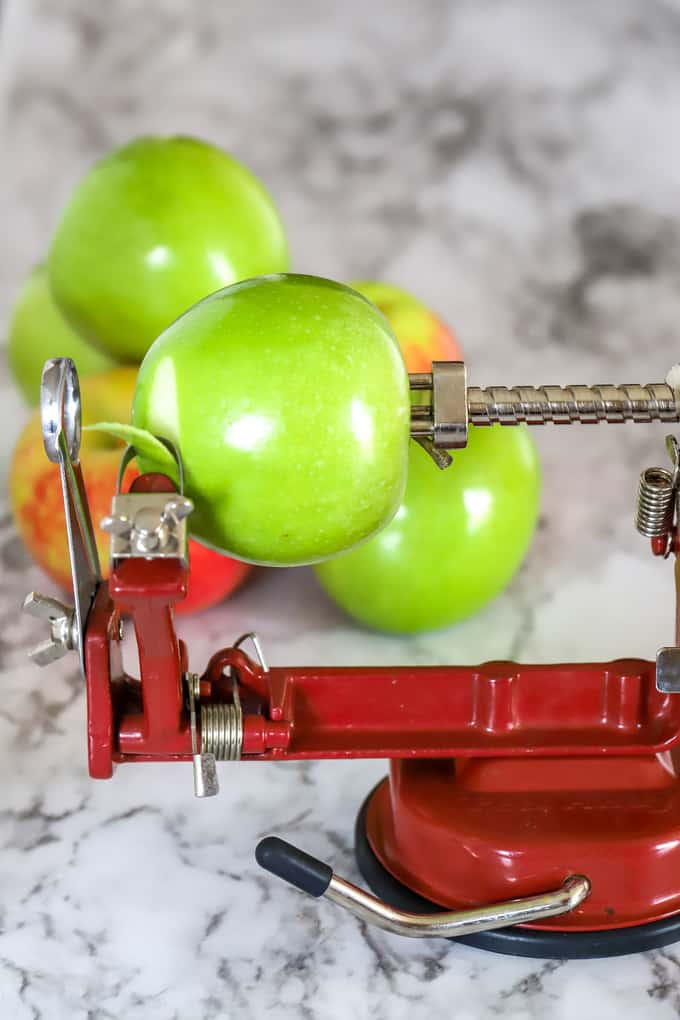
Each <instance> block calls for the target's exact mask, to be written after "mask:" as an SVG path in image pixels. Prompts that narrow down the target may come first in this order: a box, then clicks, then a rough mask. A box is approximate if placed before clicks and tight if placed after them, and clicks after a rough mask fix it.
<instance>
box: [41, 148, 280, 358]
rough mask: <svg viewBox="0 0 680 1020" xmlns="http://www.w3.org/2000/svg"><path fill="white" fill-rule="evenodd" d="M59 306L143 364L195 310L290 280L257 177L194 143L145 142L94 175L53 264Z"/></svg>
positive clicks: (68, 219)
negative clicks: (216, 295) (265, 279)
mask: <svg viewBox="0 0 680 1020" xmlns="http://www.w3.org/2000/svg"><path fill="white" fill-rule="evenodd" d="M48 261H49V274H50V284H51V287H52V291H53V294H54V298H55V300H56V302H57V304H58V305H59V307H60V308H61V310H62V311H63V313H64V314H65V315H66V317H67V318H68V319H69V321H70V322H71V323H72V325H73V326H74V327H75V328H76V329H77V330H78V331H79V332H80V333H81V334H82V335H83V336H84V337H86V338H87V339H88V340H89V341H90V342H91V343H93V344H95V345H97V346H98V347H100V348H101V349H102V350H104V351H106V352H108V353H110V354H112V355H113V356H115V357H116V358H117V359H118V360H121V361H122V360H126V361H134V362H139V361H141V359H142V358H143V357H144V355H145V353H146V351H147V350H148V348H149V347H150V346H151V344H152V343H153V341H154V340H155V339H156V337H157V336H158V335H159V333H161V332H162V330H164V329H165V328H166V327H167V326H169V325H170V323H171V322H173V320H174V319H176V318H177V316H178V315H181V314H182V313H183V312H184V311H186V309H187V308H189V307H190V306H191V305H193V304H194V303H195V302H196V301H199V300H200V299H201V298H203V297H206V296H207V295H208V294H211V293H213V291H216V290H218V289H219V288H221V287H225V286H229V285H230V284H232V283H235V282H237V281H238V280H243V279H246V278H247V277H252V276H256V275H258V274H260V273H278V272H285V271H286V270H287V269H288V250H287V243H286V237H285V234H284V230H283V226H282V224H281V220H280V218H279V215H278V213H277V211H276V208H275V206H274V204H273V202H272V200H271V198H270V196H269V195H268V194H267V192H266V191H265V189H264V187H263V186H262V185H261V184H260V182H259V181H258V180H257V178H256V177H255V176H254V175H253V174H252V173H251V172H250V171H249V170H248V169H247V168H246V167H245V166H243V165H242V164H241V163H239V162H238V161H237V160H236V159H234V158H233V157H232V156H230V155H228V154H227V153H226V152H223V151H222V150H221V149H218V148H216V147H215V146H213V145H209V144H208V143H206V142H202V141H199V140H197V139H193V138H185V137H176V138H156V137H147V138H140V139H137V140H136V141H133V142H131V143H130V144H128V145H124V146H123V147H122V148H120V149H116V150H115V151H113V152H112V153H110V154H109V155H108V156H106V157H105V158H104V159H102V160H100V161H99V162H98V163H96V164H95V166H94V167H93V168H92V169H91V170H90V171H89V173H87V174H86V175H85V177H84V178H83V180H82V181H81V182H80V184H79V185H78V187H77V188H76V190H75V192H74V194H73V196H72V197H71V200H70V202H69V203H68V205H67V207H66V209H65V210H64V213H63V216H62V219H61V222H60V224H59V226H58V227H57V231H56V234H55V236H54V239H53V241H52V245H51V248H50V253H49V260H48Z"/></svg>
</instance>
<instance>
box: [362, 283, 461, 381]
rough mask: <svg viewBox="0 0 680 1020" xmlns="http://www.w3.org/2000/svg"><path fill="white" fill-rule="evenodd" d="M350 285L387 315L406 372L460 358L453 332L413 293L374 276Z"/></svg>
mask: <svg viewBox="0 0 680 1020" xmlns="http://www.w3.org/2000/svg"><path fill="white" fill-rule="evenodd" d="M349 286H350V287H353V288H354V290H358V291H359V293H360V294H363V295H364V297H367V298H368V300H369V301H372V302H373V304H374V305H376V306H377V307H378V308H379V309H380V311H381V312H382V313H383V315H384V316H385V317H386V319H387V321H388V322H389V324H390V326H391V327H392V329H393V330H394V335H395V336H396V338H397V340H398V341H399V346H400V348H401V353H402V354H403V356H404V361H405V362H406V368H407V370H408V371H409V372H430V371H431V369H432V362H433V361H460V360H462V357H463V355H462V353H461V349H460V345H459V344H458V340H457V339H456V336H455V334H454V333H453V332H452V331H451V329H449V327H448V326H447V325H446V323H445V322H444V321H443V320H442V319H440V318H439V316H437V315H435V313H434V312H433V311H432V310H431V309H430V308H428V307H427V305H424V304H423V303H422V301H419V300H418V298H416V297H414V296H413V294H409V293H408V292H407V291H405V290H401V289H400V288H399V287H395V286H393V285H392V284H391V283H380V282H378V281H377V280H357V281H355V282H353V283H350V284H349Z"/></svg>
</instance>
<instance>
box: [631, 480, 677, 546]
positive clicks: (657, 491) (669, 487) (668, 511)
mask: <svg viewBox="0 0 680 1020" xmlns="http://www.w3.org/2000/svg"><path fill="white" fill-rule="evenodd" d="M675 498H676V490H675V484H674V476H673V473H672V472H671V471H667V470H666V468H659V467H653V468H647V469H646V471H643V472H642V474H641V475H640V482H639V484H638V492H637V504H636V509H635V527H636V528H637V530H638V531H639V532H640V534H641V535H644V537H645V538H659V537H662V536H663V535H668V534H670V532H671V530H672V528H673V519H674V516H675Z"/></svg>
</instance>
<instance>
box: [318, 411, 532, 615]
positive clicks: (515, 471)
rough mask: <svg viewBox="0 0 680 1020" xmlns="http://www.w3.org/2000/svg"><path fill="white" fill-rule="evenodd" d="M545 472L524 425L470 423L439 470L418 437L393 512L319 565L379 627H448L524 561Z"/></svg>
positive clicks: (331, 587)
mask: <svg viewBox="0 0 680 1020" xmlns="http://www.w3.org/2000/svg"><path fill="white" fill-rule="evenodd" d="M539 497H540V471H539V464H538V458H537V454H536V449H535V446H534V443H533V440H532V439H531V437H530V436H529V433H528V432H527V430H526V429H525V428H524V427H519V428H503V427H501V426H492V427H491V428H475V427H474V426H473V427H471V429H470V441H469V444H468V447H467V449H465V450H460V451H458V450H457V451H456V452H455V453H454V460H453V465H452V466H451V467H449V468H447V469H446V470H445V471H441V470H439V469H438V468H437V467H436V466H435V465H434V464H433V462H432V460H431V459H430V457H429V456H428V455H427V454H426V453H425V452H424V450H422V449H421V448H420V447H419V446H418V445H417V444H416V443H412V444H411V449H410V452H409V476H408V483H407V487H406V495H405V497H404V500H403V502H402V504H401V506H400V507H399V510H398V511H397V513H396V515H395V517H394V520H393V521H392V523H391V524H389V525H388V527H386V528H385V529H384V530H383V531H382V532H381V533H380V534H379V535H377V536H376V537H375V538H372V539H371V540H370V541H369V542H365V543H364V544H363V545H362V546H360V547H359V548H358V549H355V550H353V551H352V552H349V553H347V554H345V555H343V556H339V557H337V558H336V559H334V560H330V561H329V562H328V563H322V564H320V565H319V566H317V567H316V568H315V570H316V574H317V577H318V579H319V581H320V582H321V584H322V586H323V587H324V588H325V590H326V591H327V592H328V594H329V595H330V596H331V597H332V598H333V599H334V600H335V602H337V604H338V605H339V606H341V608H342V609H344V610H345V611H346V612H347V613H349V615H350V616H353V617H354V618H355V619H357V620H359V621H360V622H361V623H364V624H367V625H368V626H369V627H375V628H377V629H379V630H386V631H395V632H402V633H412V632H416V631H422V630H430V629H432V628H435V627H443V626H445V625H447V624H451V623H454V622H456V621H457V620H461V619H463V618H464V617H466V616H469V615H470V614H471V613H474V612H476V611H477V610H478V609H481V607H482V606H483V605H485V604H486V603H487V602H488V601H489V600H490V599H492V598H493V597H494V596H495V595H497V594H498V593H499V592H500V591H501V590H502V589H503V588H504V587H505V585H506V584H507V583H508V582H509V581H510V579H511V577H512V576H513V574H514V573H515V571H516V570H517V568H518V567H519V565H520V563H521V562H522V560H523V558H524V555H525V553H526V551H527V549H528V547H529V543H530V541H531V537H532V534H533V531H534V528H535V525H536V521H537V517H538V511H539Z"/></svg>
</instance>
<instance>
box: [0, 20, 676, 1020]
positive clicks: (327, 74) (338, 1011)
mask: <svg viewBox="0 0 680 1020" xmlns="http://www.w3.org/2000/svg"><path fill="white" fill-rule="evenodd" d="M679 45H680V4H678V3H677V2H660V0H650V2H648V3H645V4H640V3H638V2H636V0H619V2H617V3H614V2H611V3H609V2H608V3H600V4H592V3H588V2H587V0H580V2H575V3H570V4H567V3H564V2H561V0H545V2H541V0H533V2H531V0H517V2H515V3H503V2H497V0H470V2H455V3H454V2H447V0H421V2H420V3H418V4H413V3H412V2H410V0H373V2H372V3H371V4H367V3H363V2H360V0H346V2H345V3H343V4H336V3H333V2H331V0H294V2H293V0H287V2H286V3H282V4H279V3H277V2H276V0H262V2H255V3H252V4H246V3H224V4H205V5H192V4H190V3H182V2H181V0H152V2H147V3H146V4H140V3H137V2H135V0H119V2H117V3H110V4H91V3H87V0H33V2H31V3H22V2H21V0H5V3H4V4H3V6H2V12H1V13H0V130H1V131H2V136H3V137H2V143H1V147H2V158H1V160H0V162H1V164H2V166H1V169H0V172H1V173H2V176H3V187H2V189H0V190H1V196H0V202H1V203H2V209H1V220H2V223H3V228H4V229H3V235H4V238H5V241H6V243H5V245H3V246H2V248H0V320H1V321H2V322H3V323H5V322H6V318H7V313H8V309H9V307H10V303H11V299H12V295H13V294H14V293H15V291H16V288H17V286H18V284H19V282H20V281H21V279H22V277H23V276H24V274H25V273H26V271H27V269H28V267H29V266H30V265H31V264H32V263H33V262H35V261H36V260H37V259H39V258H40V257H41V256H42V255H43V253H44V250H45V246H46V244H47V241H48V239H49V236H50V232H51V230H52V228H53V226H54V223H55V220H56V217H57V215H58V213H59V209H60V207H61V205H62V203H63V202H64V200H65V197H66V196H67V194H68V192H69V190H70V189H71V188H72V186H73V185H74V183H75V181H76V180H77V179H78V176H79V175H80V174H81V173H82V172H83V171H84V169H85V168H86V167H87V166H88V164H89V163H91V162H92V161H93V160H94V159H95V158H96V157H97V156H98V155H100V154H101V153H102V152H103V151H105V150H106V149H107V148H109V147H111V146H113V145H115V144H118V143H120V142H122V141H124V140H126V139H128V138H129V137H130V136H132V135H136V134H139V133H141V132H176V131H185V132H191V133H195V134H199V135H202V136H204V137H207V138H209V139H212V140H214V141H216V142H218V143H220V144H222V145H224V146H225V147H227V148H229V149H231V150H233V151H234V152H235V153H237V154H238V155H240V156H241V157H242V158H244V159H245V160H246V161H247V162H249V163H250V165H251V166H252V167H253V168H254V169H255V170H256V171H257V172H258V173H259V174H261V176H262V177H263V179H264V180H265V181H266V183H267V185H268V186H269V187H270V189H271V190H272V191H273V193H274V195H275V196H276V199H277V201H278V202H279V204H280V207H281V209H282V211H283V214H284V217H285V219H286V221H287V223H288V226H289V232H290V237H291V241H292V249H293V257H294V263H295V265H296V267H297V268H298V269H300V270H302V271H308V272H315V273H319V274H325V275H328V276H332V277H336V278H339V279H350V278H357V277H379V278H382V279H386V280H390V281H392V282H394V283H396V284H401V285H404V286H406V287H409V288H411V289H412V290H414V291H415V292H416V293H417V294H419V295H420V296H421V297H422V298H423V299H424V300H425V301H427V302H429V303H430V304H431V305H432V306H433V307H434V308H436V309H437V310H438V311H439V312H440V313H441V314H442V315H444V316H445V317H446V318H448V320H449V321H450V322H451V323H452V324H453V325H454V326H455V327H456V329H457V330H458V332H459V335H460V338H461V340H462V343H463V346H464V349H465V352H466V357H467V360H468V363H469V366H470V370H471V375H472V381H473V382H475V383H480V384H481V383H484V384H501V383H508V384H511V383H525V384H530V383H542V382H579V381H583V382H608V381H613V382H623V381H639V382H646V381H656V380H659V379H662V378H663V376H664V375H665V372H666V370H667V369H668V367H669V366H670V364H671V363H673V362H675V361H677V360H678V354H679V352H678V346H677V335H678V322H679V321H680V287H679V286H678V279H679V273H680V221H679V213H680V208H679V206H680V189H679V188H678V166H679V165H680V141H679V138H680V136H679V134H678V130H677V116H678V109H680V73H679V71H678V59H677V54H678V46H679ZM24 417H25V411H24V410H23V408H22V407H21V405H20V402H19V399H18V397H17V396H16V394H15V392H14V390H13V388H12V386H11V383H10V381H9V379H8V376H7V372H6V370H5V368H4V366H3V367H1V368H0V474H1V478H2V490H1V491H2V493H3V495H2V496H1V497H0V500H1V508H0V572H1V573H0V576H1V578H2V582H1V585H0V623H1V629H0V690H1V691H2V701H1V703H0V763H1V771H0V774H1V775H2V776H3V782H2V787H1V789H2V792H1V793H0V843H1V846H2V851H1V854H2V856H1V860H2V871H1V874H2V879H1V881H0V887H1V888H2V895H1V897H0V1015H2V1017H7V1018H10V1017H11V1018H12V1020H29V1018H40V1020H43V1018H46V1020H60V1018H68V1020H80V1018H83V1020H85V1018H88V1020H89V1018H92V1020H94V1018H102V1020H103V1018H109V1017H110V1018H113V1017H115V1018H118V1017H125V1018H126V1020H170V1018H175V1017H177V1018H179V1017H181V1018H182V1020H193V1018H205V1020H208V1018H211V1017H215V1018H217V1017H220V1018H223V1017H228V1018H230V1020H231V1018H239V1020H250V1018H258V1020H259V1018H260V1017H262V1016H263V1015H264V1014H265V1011H267V1010H270V1011H271V1013H270V1015H272V1016H274V1017H276V1018H277V1020H289V1018H290V1020H292V1018H304V1020H312V1018H315V1020H316V1018H319V1020H326V1018H328V1020H341V1018H342V1020H344V1018H346V1017H349V1016H352V1017H357V1018H359V1017H372V1018H375V1020H383V1018H385V1020H387V1018H389V1020H401V1018H404V1020H405V1018H407V1017H408V1018H409V1020H416V1018H421V1017H422V1018H425V1017H427V1018H428V1020H439V1018H442V1020H443V1018H444V1017H446V1018H451V1020H454V1018H455V1020H479V1018H485V1017H501V1018H503V1020H529V1018H532V1020H533V1018H543V1017H545V1018H547V1017H551V1018H552V1020H566V1018H573V1017H574V1016H579V1017H581V1018H583V1020H588V1018H591V1017H592V1018H595V1017H597V1018H598V1020H613V1018H616V1020H620V1018H621V1017H631V1018H636V1020H645V1018H647V1017H653V1018H655V1020H657V1018H658V1020H670V1018H671V1017H677V1016H678V1015H680V954H679V953H678V952H677V951H676V950H674V949H669V950H663V951H659V952H654V953H650V954H646V955H641V956H631V957H628V958H626V959H623V960H621V959H619V960H611V961H607V960H603V961H591V962H570V963H564V962H559V961H545V962H541V961H525V960H516V959H510V958H503V957H498V956H492V955H489V954H485V953H483V952H479V951H475V950H472V949H469V948H464V947H460V946H457V947H456V946H454V947H451V946H450V945H448V944H445V943H440V942H436V941H427V942H424V943H412V942H408V941H406V940H400V939H399V938H397V937H395V936H391V935H388V934H384V933H381V932H379V931H375V930H371V929H368V928H366V927H365V926H363V925H360V924H358V923H357V922H356V921H354V920H353V919H352V918H351V917H349V916H346V915H344V914H343V913H342V912H341V911H339V910H338V909H336V908H334V907H333V906H332V905H330V904H327V903H320V904H319V903H316V902H314V901H311V900H308V899H305V898H304V897H302V896H299V895H296V894H295V893H294V892H292V891H290V890H289V889H287V888H286V887H284V886H283V885H281V884H277V883H276V882H274V881H273V880H271V881H270V880H269V879H268V878H267V877H266V876H265V875H264V873H262V872H260V871H259V869H257V867H256V866H255V863H254V860H253V848H254V845H255V843H256V842H257V840H258V838H259V837H260V836H261V835H262V834H264V833H268V832H275V833H278V834H279V835H281V836H284V837H286V836H287V837H289V838H294V839H295V840H296V841H299V843H300V844H301V845H303V846H305V847H306V848H308V849H309V850H310V851H311V852H313V853H315V854H318V855H319V856H321V857H322V858H324V859H327V860H329V862H330V863H332V864H333V865H334V867H336V868H337V870H338V872H339V873H341V874H344V875H346V876H347V877H349V878H350V879H355V880H356V879H357V871H356V867H355V865H354V861H353V856H352V845H351V844H352V830H353V823H354V817H355V813H356V811H357V808H358V806H359V802H360V801H361V800H362V799H363V796H364V794H365V792H366V791H368V790H369V789H370V787H371V786H372V785H373V784H374V783H375V781H376V780H377V779H378V778H379V777H380V776H381V775H382V774H383V773H384V771H385V766H384V763H381V762H351V763H315V764H287V765H278V766H257V765H253V766H245V765H240V766H239V765H226V764H225V765H223V766H221V770H220V772H221V782H222V794H221V796H220V797H219V798H218V799H214V800H208V801H196V800H195V799H194V797H193V795H192V785H191V775H190V769H189V768H188V767H182V766H170V765H168V766H160V765H159V766H145V767H141V766H140V767H135V768H133V767H124V768H120V769H119V770H118V771H117V772H116V774H115V777H114V779H113V780H112V781H111V782H106V783H96V782H92V781H90V780H89V779H88V777H87V773H86V760H85V734H84V721H85V702H84V694H83V685H82V682H81V680H80V679H79V676H78V674H77V670H76V667H75V663H74V661H73V660H72V659H64V660H61V662H60V663H59V664H58V665H56V666H55V668H53V669H50V670H49V671H43V672H41V671H39V670H38V669H37V668H34V667H33V666H31V665H30V664H29V663H28V662H27V659H26V651H27V649H28V648H29V647H30V646H31V644H32V643H33V642H35V640H36V638H37V637H38V635H39V634H40V628H39V625H38V624H37V623H36V621H34V620H31V619H29V618H24V617H22V616H21V615H20V614H19V612H18V606H19V605H20V602H21V599H22V598H23V595H24V594H25V593H26V592H27V591H28V590H29V589H31V588H33V587H44V586H45V582H44V581H43V579H42V578H41V577H40V575H39V573H38V571H37V570H36V569H35V568H33V567H31V566H30V565H29V563H28V561H27V559H26V556H25V555H24V553H23V552H22V549H21V547H20V544H19V541H18V539H17V537H16V536H15V534H14V532H13V529H12V524H11V519H10V516H9V511H8V506H7V499H6V495H5V494H6V473H7V466H8V461H9V456H10V452H11V449H12V444H13V441H14V437H15V436H16V434H17V432H18V430H19V428H20V426H21V423H22V421H23V419H24ZM663 434H664V433H663V430H662V429H659V428H656V427H653V426H649V427H641V428H639V429H635V428H633V427H630V426H627V427H626V428H625V429H608V428H606V427H604V426H602V427H600V428H598V429H593V430H588V429H581V430H579V429H573V430H569V431H568V432H565V431H564V430H551V429H545V430H542V431H540V432H539V434H538V437H537V441H538V443H539V447H540V451H541V457H542V461H543V468H544V478H545V492H544V499H543V511H542V517H541V526H540V529H539V532H538V535H537V538H536V542H535V544H534V546H533V549H532V551H531V554H530V556H529V558H528V560H527V563H526V565H525V567H524V568H523V570H522V571H521V573H520V575H519V576H518V577H517V578H516V580H515V581H514V582H513V584H512V585H511V587H510V588H509V589H508V591H507V592H506V593H505V594H504V595H502V596H501V597H500V598H499V599H498V600H497V601H496V602H495V603H494V604H493V605H491V606H489V607H488V609H487V610H486V611H484V612H483V613H481V614H480V615H479V616H477V617H476V618H474V619H472V620H470V621H469V622H467V623H465V624H463V625H461V626H458V627H454V628H451V629H449V630H444V631H440V632H437V633H433V634H428V635H423V636H419V637H417V638H395V637H385V636H381V635H378V634H374V633H371V632H368V631H366V630H362V629H359V628H358V627H356V626H354V625H352V624H351V623H350V622H349V621H347V620H346V619H345V618H344V617H342V616H341V615H340V614H339V613H338V612H337V611H336V610H335V609H334V608H333V607H332V606H331V605H330V604H329V603H328V602H327V601H326V600H325V599H324V598H322V597H321V596H320V594H319V591H318V589H317V588H316V586H315V583H314V579H313V577H312V576H311V573H310V572H309V571H307V570H297V571H287V572H281V573H277V572H268V573H266V572H262V573H261V574H260V575H259V576H258V577H256V578H255V579H254V580H253V581H252V583H250V584H248V585H247V586H246V587H245V588H244V590H243V591H242V592H241V593H239V594H238V595H237V596H236V597H234V598H233V599H232V600H230V601H229V602H227V603H226V604H225V605H223V606H221V607H219V608H217V609H215V610H213V611H211V612H209V613H206V614H205V615H203V616H202V617H200V618H195V619H193V620H191V621H188V622H183V623H182V625H181V629H182V633H183V635H184V636H185V637H186V639H187V641H188V642H189V646H190V649H191V659H192V664H194V665H195V666H196V667H197V668H200V667H201V666H202V665H203V664H204V663H205V661H206V658H207V656H208V654H209V653H210V652H212V651H213V650H214V649H215V648H216V647H218V646H219V645H220V644H225V643H228V642H229V640H230V639H232V638H234V637H235V636H236V635H237V634H239V633H241V632H242V631H244V630H250V629H255V630H257V631H258V633H259V635H260V637H261V640H262V641H263V644H264V647H265V649H266V651H267V654H268V656H269V658H270V660H271V661H272V662H273V663H277V664H286V663H289V664H309V663H322V664H345V663H376V664H378V663H384V664H393V663H446V662H477V661H483V660H487V659H494V658H504V657H516V658H518V659H519V660H523V661H550V660H560V659H565V660H570V659H571V660H575V659H585V660H588V659H606V658H608V657H616V656H619V655H640V656H643V657H650V656H652V655H653V654H654V653H655V651H656V649H657V647H658V646H659V645H662V644H665V643H668V641H669V639H670V637H671V634H672V623H673V608H672V576H671V575H672V570H671V569H670V567H669V565H668V564H663V563H660V562H656V561H653V560H652V559H651V557H650V556H649V555H648V553H647V549H646V545H645V543H644V542H643V541H642V540H640V539H639V538H638V536H637V535H636V534H635V532H634V530H633V528H632V526H631V507H632V501H633V496H634V492H635V487H636V479H637V476H638V473H639V471H640V469H641V468H643V467H645V466H647V465H650V464H654V463H659V462H660V463H663V462H664V456H665V454H664V452H663V442H662V440H663Z"/></svg>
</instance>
